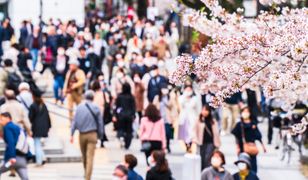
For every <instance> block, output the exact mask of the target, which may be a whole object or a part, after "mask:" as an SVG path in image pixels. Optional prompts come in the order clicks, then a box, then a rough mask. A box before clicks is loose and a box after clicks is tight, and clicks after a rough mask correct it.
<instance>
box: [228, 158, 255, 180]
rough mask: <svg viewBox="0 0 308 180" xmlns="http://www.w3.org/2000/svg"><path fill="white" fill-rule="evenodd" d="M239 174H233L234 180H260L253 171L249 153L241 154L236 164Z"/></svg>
mask: <svg viewBox="0 0 308 180" xmlns="http://www.w3.org/2000/svg"><path fill="white" fill-rule="evenodd" d="M234 164H235V165H236V166H237V167H238V169H239V172H237V173H235V174H233V179H234V180H259V178H258V176H257V175H256V173H255V172H253V171H252V170H251V168H252V167H251V159H250V157H249V155H248V154H247V153H241V154H240V155H239V158H238V160H237V161H236V162H235V163H234Z"/></svg>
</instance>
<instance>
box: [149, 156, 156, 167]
mask: <svg viewBox="0 0 308 180" xmlns="http://www.w3.org/2000/svg"><path fill="white" fill-rule="evenodd" d="M148 162H149V164H150V167H154V166H155V162H154V161H153V158H152V156H149V157H148Z"/></svg>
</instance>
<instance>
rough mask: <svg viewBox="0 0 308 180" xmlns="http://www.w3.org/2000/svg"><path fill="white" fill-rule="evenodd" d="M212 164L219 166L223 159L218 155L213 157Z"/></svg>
mask: <svg viewBox="0 0 308 180" xmlns="http://www.w3.org/2000/svg"><path fill="white" fill-rule="evenodd" d="M211 164H212V166H213V167H216V168H218V167H220V165H221V160H220V159H219V158H217V157H213V158H212V159H211Z"/></svg>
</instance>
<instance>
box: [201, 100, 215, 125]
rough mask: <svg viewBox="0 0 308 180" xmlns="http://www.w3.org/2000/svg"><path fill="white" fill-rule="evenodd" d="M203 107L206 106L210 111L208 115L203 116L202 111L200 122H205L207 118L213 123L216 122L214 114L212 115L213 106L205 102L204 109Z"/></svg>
mask: <svg viewBox="0 0 308 180" xmlns="http://www.w3.org/2000/svg"><path fill="white" fill-rule="evenodd" d="M203 108H205V109H206V110H207V111H209V115H208V116H207V117H203V116H202V113H200V116H199V120H200V122H203V120H205V121H210V122H211V124H214V119H213V116H212V108H211V106H210V105H208V104H205V105H203V106H202V110H203Z"/></svg>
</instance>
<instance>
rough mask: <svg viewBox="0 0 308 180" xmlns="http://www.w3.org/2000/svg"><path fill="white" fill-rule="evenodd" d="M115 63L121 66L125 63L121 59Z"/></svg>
mask: <svg viewBox="0 0 308 180" xmlns="http://www.w3.org/2000/svg"><path fill="white" fill-rule="evenodd" d="M117 64H118V66H119V67H123V66H124V65H125V63H124V62H123V61H119V62H118V63H117Z"/></svg>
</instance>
